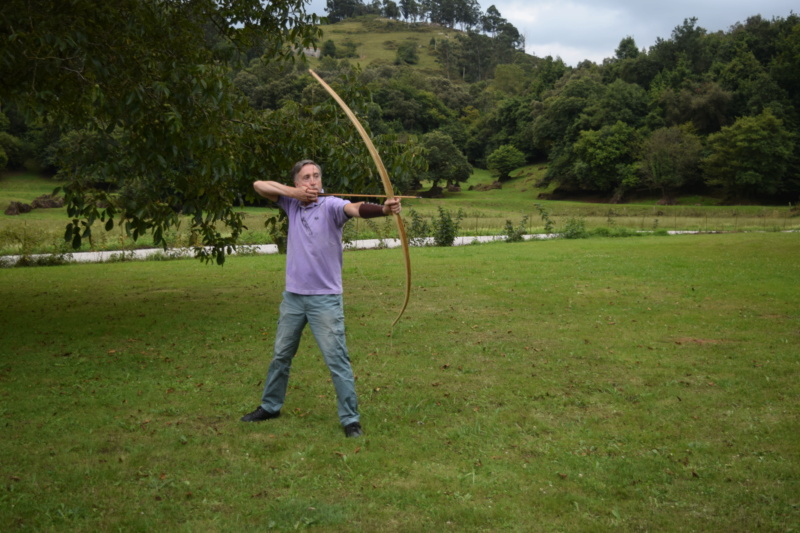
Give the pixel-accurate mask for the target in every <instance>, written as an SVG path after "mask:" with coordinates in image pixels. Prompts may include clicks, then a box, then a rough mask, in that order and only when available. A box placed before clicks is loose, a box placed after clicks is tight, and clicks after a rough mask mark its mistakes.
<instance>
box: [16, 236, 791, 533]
mask: <svg viewBox="0 0 800 533" xmlns="http://www.w3.org/2000/svg"><path fill="white" fill-rule="evenodd" d="M798 249H800V235H798V234H782V233H750V234H728V235H699V236H674V237H645V238H639V239H602V238H595V239H588V240H554V241H543V242H527V243H519V244H507V243H496V244H491V245H481V246H466V247H460V248H422V249H414V250H412V262H413V268H414V282H413V291H412V300H411V303H410V305H409V308H408V310H407V312H406V314H405V315H404V317H403V318H402V319H401V321H400V323H399V324H398V326H397V327H396V328H395V329H394V331H393V332H390V323H391V320H392V319H393V318H394V316H395V314H396V312H397V309H398V307H399V302H400V299H401V295H402V290H403V289H402V283H403V282H402V279H403V275H402V268H403V267H402V260H401V254H400V252H399V250H376V251H368V252H347V253H346V254H345V272H344V276H345V285H346V288H345V291H346V299H345V303H346V315H347V320H348V342H349V347H350V352H351V356H352V360H353V365H354V368H355V371H356V373H357V376H358V382H357V388H358V390H359V394H360V402H361V411H362V421H363V423H364V427H365V430H366V435H365V437H363V438H361V439H358V440H346V439H345V438H344V437H343V434H342V432H341V430H340V428H339V427H338V422H337V420H336V414H335V411H336V408H335V398H334V395H333V387H332V385H331V383H330V382H329V377H328V375H327V370H326V369H325V367H324V364H323V362H322V360H321V356H320V355H319V353H318V351H317V350H316V348H315V346H314V343H313V339H312V338H311V336H310V335H307V336H306V337H305V338H304V340H303V342H302V344H301V349H300V352H299V355H298V357H297V359H296V362H295V365H294V369H293V375H292V379H291V382H290V391H289V396H288V402H287V405H286V406H285V409H284V412H283V416H282V417H281V418H280V419H277V420H273V421H269V422H265V423H263V424H249V425H246V424H243V423H240V422H239V421H238V418H239V417H240V416H241V415H242V414H244V413H245V412H247V411H249V410H251V409H252V408H253V407H255V405H256V402H257V400H258V397H259V395H260V391H261V382H262V380H263V376H264V373H265V371H266V366H267V363H268V360H269V357H270V347H271V342H272V335H273V332H274V322H275V320H276V313H277V305H278V303H279V300H280V292H281V290H282V286H283V261H284V258H283V257H280V256H261V257H233V258H230V259H229V260H228V262H226V263H225V266H224V267H217V266H209V265H204V264H202V263H200V262H198V261H196V260H182V261H168V262H134V263H113V264H91V265H69V266H59V267H48V268H44V267H42V268H17V269H4V270H0V294H2V295H3V302H4V305H3V307H2V310H0V321H1V322H2V325H3V329H2V332H3V333H2V349H1V350H0V382H2V387H0V394H1V395H2V402H0V416H2V427H3V431H2V439H0V457H2V462H0V475H2V479H3V491H2V502H0V503H2V504H1V505H0V528H2V530H4V531H17V530H32V531H111V530H122V531H130V530H137V531H139V530H141V531H192V532H195V531H236V532H239V531H263V530H265V529H269V528H274V529H277V530H293V529H305V528H308V529H312V530H318V531H421V530H430V531H506V530H507V531H566V532H572V531H574V532H584V531H608V530H618V531H720V532H730V531H741V532H746V531H747V532H749V531H756V530H758V531H794V530H796V529H797V524H798V523H800V507H798V505H800V501H798V496H799V495H800V481H798V480H799V479H800V463H799V462H798V461H799V460H800V447H798V445H797V434H798V429H800V428H799V427H798V412H800V384H799V383H798V379H797V377H798V371H800V367H799V366H798V365H800V360H799V359H798V346H799V345H800V312H799V311H798V306H797V302H798V299H800V283H798V281H799V280H800V267H798V262H797V250H798ZM390 333H392V334H391V335H390Z"/></svg>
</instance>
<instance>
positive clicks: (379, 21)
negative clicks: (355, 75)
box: [311, 16, 460, 74]
mask: <svg viewBox="0 0 800 533" xmlns="http://www.w3.org/2000/svg"><path fill="white" fill-rule="evenodd" d="M322 31H323V37H322V39H321V41H320V44H322V43H324V42H326V41H328V40H331V41H333V43H334V44H335V45H336V49H337V51H341V50H345V49H347V48H348V46H353V45H355V54H356V57H352V58H349V60H350V61H351V62H352V63H354V64H358V65H360V66H361V67H367V66H369V65H376V64H392V63H394V62H395V59H396V57H397V49H398V47H399V46H400V45H401V44H403V43H414V44H415V45H416V46H417V54H418V56H419V62H418V63H417V64H416V65H411V67H412V68H414V69H419V70H423V71H426V73H429V74H440V73H441V68H440V66H439V64H438V63H437V62H436V55H435V47H436V44H437V43H438V42H441V41H442V40H446V39H452V38H453V36H454V35H456V34H458V33H460V32H459V31H458V30H453V29H449V28H446V27H443V26H440V25H438V24H429V23H426V22H416V23H405V22H400V21H397V20H391V19H387V18H382V17H375V16H365V17H358V18H354V19H348V20H345V21H342V22H337V23H336V24H329V25H325V26H322ZM318 62H319V60H318V59H316V58H312V59H311V63H312V65H314V66H316V65H317V64H318Z"/></svg>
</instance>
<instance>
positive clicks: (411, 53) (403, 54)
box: [394, 42, 419, 65]
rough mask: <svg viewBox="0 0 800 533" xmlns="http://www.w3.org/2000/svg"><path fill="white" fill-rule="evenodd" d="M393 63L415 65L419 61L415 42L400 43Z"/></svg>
mask: <svg viewBox="0 0 800 533" xmlns="http://www.w3.org/2000/svg"><path fill="white" fill-rule="evenodd" d="M394 62H395V64H397V65H416V64H417V63H418V62H419V54H417V43H416V42H404V43H400V46H398V47H397V56H396V57H395V61H394Z"/></svg>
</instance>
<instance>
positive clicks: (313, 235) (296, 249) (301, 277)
mask: <svg viewBox="0 0 800 533" xmlns="http://www.w3.org/2000/svg"><path fill="white" fill-rule="evenodd" d="M349 203H350V202H349V201H347V200H342V199H341V198H336V197H335V196H325V197H323V198H319V199H318V200H317V202H315V203H313V204H309V205H307V206H304V205H303V204H302V203H300V201H298V200H295V199H294V198H288V197H286V196H280V197H279V198H278V206H279V207H280V208H281V209H283V210H284V211H286V215H287V216H288V217H289V236H288V240H287V244H286V290H287V291H289V292H293V293H295V294H306V295H311V294H342V292H343V291H342V250H343V248H344V246H343V245H342V228H343V227H344V224H345V222H347V221H348V220H349V218H350V217H348V216H347V214H346V213H345V212H344V206H345V205H346V204H349Z"/></svg>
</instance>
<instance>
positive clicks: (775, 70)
mask: <svg viewBox="0 0 800 533" xmlns="http://www.w3.org/2000/svg"><path fill="white" fill-rule="evenodd" d="M39 4H41V5H39ZM46 4H47V3H46V2H44V0H31V1H23V0H10V1H9V2H5V3H4V4H3V6H2V7H0V25H1V26H0V27H1V28H2V32H3V38H2V39H0V69H2V72H0V74H2V75H1V76H0V169H2V168H6V169H8V170H20V169H29V170H36V171H44V172H50V173H54V174H57V176H58V177H60V178H61V179H62V180H63V181H64V182H65V187H64V191H65V194H66V196H67V202H68V205H71V206H72V209H71V210H70V213H71V214H72V216H73V217H75V218H74V221H73V224H74V225H73V226H71V228H70V229H69V230H68V233H69V232H70V231H71V232H72V234H73V235H74V236H75V240H76V241H79V240H80V235H81V234H84V233H85V232H86V229H82V228H84V227H86V226H88V227H90V226H91V223H92V222H93V221H94V220H95V219H97V220H105V219H108V218H110V219H114V217H115V215H120V214H121V215H122V218H123V219H125V220H127V221H128V222H127V223H128V224H130V227H131V228H133V229H132V231H134V232H135V231H138V232H144V231H154V230H155V229H159V228H160V229H164V228H166V227H168V226H169V225H170V224H172V223H175V222H176V220H177V218H176V217H177V214H179V213H183V214H187V213H188V214H194V215H195V217H196V218H195V223H196V224H197V225H198V227H199V228H200V231H201V232H202V233H203V235H204V239H206V241H207V242H210V243H212V244H214V243H216V244H219V243H223V242H233V241H235V235H234V236H232V237H231V239H230V240H226V239H227V237H225V238H223V237H221V236H220V234H219V232H218V231H217V230H216V229H215V224H216V223H218V222H224V223H225V224H226V225H227V226H229V227H231V226H232V227H237V225H238V224H240V221H237V217H236V214H235V205H238V204H241V203H242V202H248V201H252V200H253V199H254V198H253V195H252V193H251V192H248V189H249V182H250V181H251V180H252V177H253V176H259V177H262V178H269V179H285V171H286V169H287V168H289V166H290V162H291V161H294V160H297V159H300V158H303V157H306V156H308V157H313V158H315V159H318V160H320V161H321V162H322V163H323V164H324V165H325V166H326V175H327V176H328V179H329V180H330V181H332V182H333V183H331V186H336V187H337V189H339V190H355V189H361V190H366V189H370V188H373V187H375V179H374V178H375V176H374V171H373V170H372V165H371V163H370V162H369V157H368V154H367V153H366V151H365V150H364V149H363V146H361V145H360V143H359V142H358V141H357V139H356V138H355V135H354V132H353V131H352V128H350V127H349V126H348V125H347V124H345V123H344V122H342V121H341V120H340V118H341V114H340V111H339V110H338V109H336V107H335V106H334V105H333V104H332V103H331V102H330V101H329V100H327V99H326V97H325V96H324V95H323V93H322V91H321V89H320V88H319V86H317V85H316V84H315V82H314V81H313V79H312V78H311V77H310V76H309V75H308V73H307V68H308V65H307V64H305V63H304V62H303V61H301V59H302V58H301V57H300V56H299V55H298V51H299V50H303V49H314V48H316V49H319V50H320V51H321V52H322V57H321V58H320V59H311V60H310V61H311V62H312V65H313V66H314V68H315V69H316V70H317V71H318V73H319V74H321V75H322V76H323V77H324V78H325V79H326V80H328V81H329V82H331V83H332V84H334V85H335V86H336V88H337V90H338V91H340V93H341V94H342V96H343V97H344V98H345V99H346V100H347V101H348V102H349V103H350V104H351V107H353V108H354V109H355V110H356V111H357V112H358V113H359V116H360V117H361V118H362V120H363V122H364V123H365V125H366V126H367V127H368V128H369V130H370V132H371V133H372V135H373V136H374V138H375V141H376V143H377V144H378V145H379V147H380V149H381V151H382V153H383V154H384V159H385V160H386V163H387V167H389V168H390V170H391V172H392V174H393V179H394V180H395V183H396V187H397V188H398V189H400V190H411V189H416V188H419V187H420V186H421V182H422V181H423V180H430V181H431V182H432V183H433V185H434V186H435V187H443V186H445V185H453V186H454V185H458V184H459V183H461V182H463V181H464V180H466V179H467V177H468V176H469V175H470V172H471V168H472V167H473V166H477V167H481V168H489V169H490V170H492V171H493V172H494V173H495V174H496V176H497V178H498V180H500V181H502V180H504V179H507V178H508V177H509V171H510V170H513V169H515V168H518V167H520V166H522V165H524V164H526V163H536V164H540V165H546V166H547V173H546V177H545V178H544V181H543V183H542V185H553V186H554V187H556V189H555V190H556V192H557V193H562V194H583V193H591V194H593V195H600V196H601V197H604V198H606V199H607V200H609V201H614V202H619V201H625V200H626V199H628V198H630V197H631V196H632V195H634V194H639V193H650V194H653V193H657V194H660V195H661V196H662V197H663V201H664V202H665V203H669V202H671V201H672V199H673V198H675V197H676V196H677V195H679V194H682V193H684V192H687V191H693V192H696V191H703V192H706V193H714V194H718V195H719V196H720V197H721V198H723V199H724V200H725V201H729V202H737V201H749V202H756V201H758V202H766V201H768V202H781V203H784V202H797V200H798V195H800V157H798V155H800V148H799V147H800V139H798V136H797V132H798V131H799V129H800V128H798V126H800V114H799V112H800V60H798V58H800V18H798V16H797V15H795V14H790V15H788V16H786V17H778V18H775V19H772V20H766V19H764V18H762V17H760V16H753V17H751V18H749V19H747V20H746V21H743V22H741V23H737V24H736V25H734V26H732V27H731V28H729V29H728V30H727V31H720V32H714V33H710V32H708V31H706V30H705V29H704V28H702V27H700V26H698V25H697V21H696V19H693V18H688V19H686V20H684V21H683V23H682V24H680V25H678V26H676V27H675V28H674V30H673V31H672V34H671V35H669V36H666V37H664V38H661V39H658V40H657V42H656V43H655V44H654V45H653V46H651V47H650V48H649V49H640V48H639V47H638V46H637V44H636V42H635V41H634V40H633V39H632V38H631V37H626V36H621V38H620V42H619V46H618V48H617V49H616V51H615V54H614V56H613V57H609V58H607V59H606V60H604V61H603V62H602V63H601V64H596V63H593V62H590V61H584V62H582V63H580V64H578V65H577V66H575V67H571V66H567V65H566V64H564V62H563V61H561V60H560V59H559V58H553V57H536V56H532V55H529V54H526V53H525V52H524V51H523V48H524V43H523V42H522V40H521V39H520V38H519V33H518V32H517V31H516V29H515V28H513V25H511V24H509V23H508V21H506V20H505V19H504V18H503V17H502V15H501V14H500V13H499V12H498V11H497V10H496V9H495V8H494V7H493V6H492V7H491V8H490V9H489V10H487V11H486V12H485V13H484V12H482V11H481V10H480V7H479V6H478V5H477V3H475V2H472V3H463V2H462V3H459V2H452V3H445V2H428V3H423V2H417V3H415V2H411V1H409V2H406V1H401V2H400V3H399V4H397V9H398V11H397V12H392V13H390V14H391V15H395V16H394V18H393V17H391V16H390V17H387V14H389V13H387V11H386V10H387V9H389V8H391V7H392V5H393V3H392V2H391V1H388V2H383V3H380V2H378V3H373V4H370V9H379V10H381V11H380V14H371V15H369V14H368V15H364V16H360V17H358V18H353V17H350V16H349V14H347V13H345V12H344V11H342V12H341V13H340V11H341V9H340V8H341V6H344V5H349V6H355V7H358V6H360V5H362V4H361V3H360V2H351V3H343V2H339V1H334V0H331V2H329V13H330V14H331V15H334V16H332V17H331V18H332V19H335V18H337V17H338V18H339V19H340V20H342V21H343V22H339V24H344V23H352V22H354V21H356V22H360V23H361V24H362V25H363V31H364V32H367V33H369V32H375V33H380V34H381V36H382V37H383V38H385V40H386V42H390V41H391V37H390V36H391V33H392V32H397V31H414V32H418V33H419V35H425V39H426V42H423V43H418V44H416V45H414V46H409V45H408V43H406V42H401V43H399V44H398V45H397V47H396V51H395V55H394V57H393V59H392V60H377V61H371V62H369V63H368V64H363V62H362V61H361V59H360V58H361V57H362V51H360V50H359V48H358V43H357V42H355V41H353V40H350V41H338V42H336V43H335V42H333V39H332V38H330V36H332V35H333V30H334V29H335V28H336V24H323V22H324V21H322V20H320V19H318V18H317V17H316V16H314V15H307V14H305V12H304V9H305V8H304V2H303V1H302V0H276V1H275V2H271V3H269V4H264V5H262V4H259V3H245V4H237V3H230V5H229V4H227V3H226V4H224V5H223V4H219V3H216V2H213V1H211V0H200V1H197V2H184V1H181V0H169V1H165V2H155V1H144V2H143V1H141V0H124V1H121V2H120V3H118V4H117V3H114V4H108V5H107V4H103V5H97V4H96V3H95V2H92V1H90V0H75V2H73V3H71V4H70V5H69V6H62V9H61V11H60V12H59V13H58V16H54V15H53V14H52V13H50V12H49V11H48V10H47V9H45V7H46ZM413 6H422V8H420V9H418V10H417V11H414V10H413V9H412V7H413ZM453 6H456V7H458V6H461V7H462V8H465V9H466V8H467V7H468V8H469V9H466V10H465V9H461V10H459V9H460V8H459V9H456V10H452V9H450V7H453ZM445 7H447V8H448V9H450V10H449V11H448V9H444V8H445ZM342 9H343V8H342ZM287 13H292V14H293V18H287V16H286V14H287ZM465 13H467V14H465ZM354 14H356V13H354ZM443 27H447V28H449V29H450V31H448V32H446V36H444V37H443V36H442V32H441V31H435V32H429V33H425V31H429V29H430V28H443ZM423 56H424V57H429V56H430V57H433V58H434V59H435V63H433V64H435V65H436V68H421V67H420V66H419V65H418V63H419V59H420V57H423ZM98 206H101V207H98ZM81 219H84V221H85V222H86V224H84V225H81V223H79V221H80V220H81ZM234 233H235V232H234ZM216 244H215V245H216Z"/></svg>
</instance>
